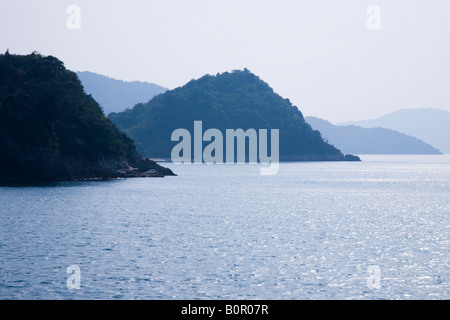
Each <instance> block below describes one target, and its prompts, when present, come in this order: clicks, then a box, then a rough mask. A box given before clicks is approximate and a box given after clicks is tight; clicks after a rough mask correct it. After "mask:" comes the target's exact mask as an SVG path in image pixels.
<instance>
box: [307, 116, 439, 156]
mask: <svg viewBox="0 0 450 320" xmlns="http://www.w3.org/2000/svg"><path fill="white" fill-rule="evenodd" d="M305 120H306V122H308V123H309V124H310V125H311V126H312V127H313V129H315V130H319V131H320V132H321V133H322V136H323V137H324V138H326V139H327V140H328V142H329V143H331V144H332V145H334V146H335V147H337V148H339V149H340V150H341V151H342V152H344V153H352V154H441V152H440V151H439V150H437V149H435V148H434V147H433V146H431V145H429V144H427V143H425V142H423V141H422V140H419V139H417V138H414V137H411V136H408V135H405V134H403V133H400V132H397V131H394V130H391V129H384V128H371V129H366V128H361V127H358V126H354V125H349V126H337V125H333V124H332V123H331V122H328V121H326V120H323V119H319V118H316V117H305Z"/></svg>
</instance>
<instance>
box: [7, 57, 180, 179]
mask: <svg viewBox="0 0 450 320" xmlns="http://www.w3.org/2000/svg"><path fill="white" fill-rule="evenodd" d="M0 92H1V95H0V183H1V184H5V183H6V184H7V183H29V182H47V181H48V182H50V181H71V180H90V179H109V178H120V177H163V176H166V175H174V174H173V172H172V171H171V170H170V169H167V168H164V167H162V166H160V165H159V164H157V163H156V162H154V161H150V160H146V159H143V158H142V157H141V156H140V155H139V154H138V153H137V151H136V147H135V145H134V143H133V141H132V140H131V139H130V138H129V137H127V136H126V135H125V134H124V133H122V132H120V131H119V130H118V129H117V128H116V126H115V125H113V124H112V123H111V121H110V120H109V119H108V118H106V116H105V115H104V114H103V112H102V110H101V108H100V106H99V105H98V103H97V102H96V101H95V100H94V99H93V98H92V97H91V96H90V95H87V94H86V93H85V92H84V89H83V86H82V85H81V83H80V81H79V79H78V77H77V75H76V74H75V73H74V72H71V71H69V70H67V69H66V68H65V67H64V64H63V63H62V62H61V61H60V60H58V59H57V58H55V57H52V56H41V55H40V54H37V53H32V54H30V55H12V54H9V52H6V53H5V54H2V55H0Z"/></svg>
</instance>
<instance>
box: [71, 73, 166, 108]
mask: <svg viewBox="0 0 450 320" xmlns="http://www.w3.org/2000/svg"><path fill="white" fill-rule="evenodd" d="M76 74H77V76H78V78H79V79H80V80H81V84H82V85H83V87H84V90H85V91H86V93H87V94H91V95H92V97H93V98H94V99H95V100H96V101H97V102H98V103H99V104H100V106H101V107H102V109H103V112H104V113H105V115H108V114H109V113H111V112H121V111H124V110H125V109H127V108H131V107H133V106H134V105H136V104H137V103H139V102H147V101H149V100H150V99H151V98H153V97H154V96H155V95H157V94H160V93H163V92H165V91H166V90H167V88H164V87H161V86H159V85H157V84H154V83H148V82H141V81H131V82H129V81H123V80H116V79H113V78H110V77H107V76H104V75H100V74H97V73H93V72H89V71H79V72H76Z"/></svg>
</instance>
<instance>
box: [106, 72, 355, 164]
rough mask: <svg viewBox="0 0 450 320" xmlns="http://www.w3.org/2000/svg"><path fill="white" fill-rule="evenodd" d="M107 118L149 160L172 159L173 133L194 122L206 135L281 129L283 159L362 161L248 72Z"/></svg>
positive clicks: (190, 86) (199, 83) (206, 81)
mask: <svg viewBox="0 0 450 320" xmlns="http://www.w3.org/2000/svg"><path fill="white" fill-rule="evenodd" d="M109 118H110V119H111V120H112V121H113V123H115V124H116V125H117V126H118V127H119V128H121V129H122V130H124V132H126V133H127V134H129V135H130V137H132V138H133V139H134V141H135V143H136V146H137V148H138V151H139V152H140V153H141V154H142V155H143V156H145V157H155V158H169V157H170V156H171V150H172V148H173V146H174V145H175V144H176V143H175V142H172V141H171V134H172V132H173V131H174V130H176V129H178V128H185V129H187V130H189V131H190V132H191V135H193V134H192V131H193V123H194V121H198V120H200V121H203V127H204V130H207V129H208V128H217V129H219V130H220V131H221V132H223V133H224V132H225V130H226V129H238V128H240V129H244V130H247V129H251V128H253V129H256V130H259V129H279V130H280V159H281V160H296V161H301V160H329V161H342V160H359V158H357V157H353V156H351V155H347V156H345V155H343V154H342V153H341V152H340V151H339V150H338V149H337V148H335V147H333V146H331V145H329V144H327V143H326V142H324V141H323V139H322V137H321V135H320V133H319V132H318V131H314V130H312V128H311V126H310V125H309V124H307V123H306V122H305V120H304V118H303V115H302V113H301V112H300V111H299V110H298V109H297V107H295V106H293V105H292V104H291V102H290V101H289V100H288V99H283V98H282V97H280V96H279V95H278V94H276V93H275V92H274V91H273V89H272V88H270V87H269V85H268V84H267V83H265V82H264V81H262V80H261V79H260V78H259V77H257V76H256V75H254V74H253V73H251V72H250V71H248V70H247V69H244V71H240V70H235V71H233V72H224V73H221V74H217V75H216V76H212V75H205V76H203V77H201V78H200V79H197V80H192V81H190V82H188V83H187V84H186V85H184V86H182V87H179V88H176V89H174V90H169V91H167V92H165V93H164V94H161V95H158V96H156V97H155V98H153V99H152V100H151V101H149V102H147V103H145V104H144V103H140V104H137V105H136V106H135V107H134V108H133V109H130V110H126V111H124V112H121V113H112V114H110V115H109ZM224 154H225V150H224Z"/></svg>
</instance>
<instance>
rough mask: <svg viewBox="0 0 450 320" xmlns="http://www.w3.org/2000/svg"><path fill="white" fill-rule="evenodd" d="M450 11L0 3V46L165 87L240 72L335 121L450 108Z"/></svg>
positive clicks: (276, 4)
mask: <svg viewBox="0 0 450 320" xmlns="http://www.w3.org/2000/svg"><path fill="white" fill-rule="evenodd" d="M70 5H76V6H78V7H79V8H80V27H81V28H80V29H69V28H68V27H67V20H68V19H69V18H70V16H71V15H70V14H68V13H67V8H68V7H69V6H70ZM370 5H376V6H378V8H379V9H380V16H379V17H380V19H379V20H376V21H380V22H381V24H380V27H381V29H379V30H369V28H368V27H367V20H368V19H369V18H371V17H373V13H372V12H370V13H367V9H368V7H369V6H370ZM449 16H450V1H448V0H427V1H425V0H420V1H415V0H387V1H386V0H371V1H366V0H342V1H339V0H326V1H325V0H322V1H321V0H311V1H302V0H276V1H275V0H274V1H272V0H270V1H269V0H257V1H256V0H237V1H235V0H220V1H219V0H176V1H175V0H162V1H154V0H126V1H125V0H121V1H119V0H86V1H81V0H71V1H65V0H57V1H56V0H39V1H38V0H14V1H6V0H0V50H1V52H4V51H6V49H7V48H9V50H10V52H11V53H17V54H28V53H31V52H32V51H34V50H36V51H38V52H40V53H42V54H44V55H53V56H56V57H57V58H59V59H61V60H63V61H64V63H65V65H66V67H67V68H69V69H71V70H73V71H85V70H87V71H92V72H97V73H100V74H104V75H107V76H110V77H113V78H117V79H122V80H127V81H131V80H140V81H148V82H153V83H157V84H159V85H162V86H165V87H168V88H170V89H173V88H175V87H178V86H182V85H184V84H185V83H186V82H188V81H189V80H191V79H195V78H199V77H201V76H202V75H204V74H206V73H209V74H216V73H218V72H224V71H230V70H233V69H242V68H245V67H246V68H248V69H250V71H252V72H253V73H255V74H257V75H258V76H259V77H261V79H263V80H264V81H266V82H267V83H268V84H269V85H270V86H271V87H272V88H274V90H275V91H276V92H277V93H279V94H280V95H281V96H283V97H284V98H289V99H290V100H291V101H292V102H293V103H294V104H295V105H296V106H298V107H299V109H300V110H301V111H302V112H303V113H304V115H314V116H319V117H322V118H325V119H328V120H330V121H332V122H341V121H348V120H360V119H366V118H372V117H378V116H381V115H383V114H385V113H388V112H391V111H395V110H398V109H401V108H416V107H433V108H439V109H445V110H448V111H450V62H449V60H450V17H449ZM70 21H73V20H71V19H70ZM370 21H374V20H370Z"/></svg>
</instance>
